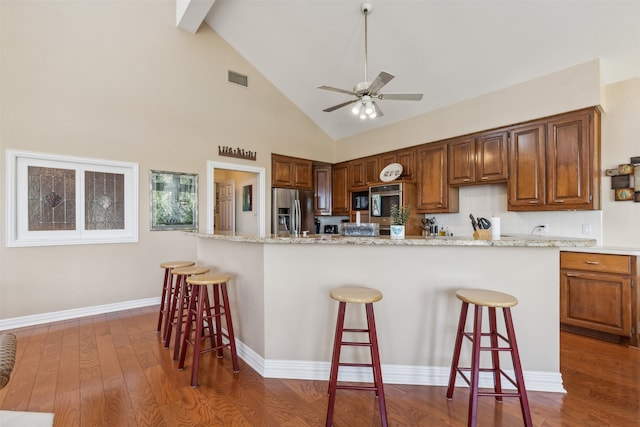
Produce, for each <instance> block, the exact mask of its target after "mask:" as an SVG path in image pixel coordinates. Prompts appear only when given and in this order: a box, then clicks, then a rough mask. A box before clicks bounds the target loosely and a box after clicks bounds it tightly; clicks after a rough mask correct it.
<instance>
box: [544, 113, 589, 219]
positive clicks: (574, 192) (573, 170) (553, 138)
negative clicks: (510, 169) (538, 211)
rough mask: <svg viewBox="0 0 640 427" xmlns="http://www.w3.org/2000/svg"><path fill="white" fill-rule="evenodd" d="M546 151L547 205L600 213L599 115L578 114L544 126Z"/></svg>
mask: <svg viewBox="0 0 640 427" xmlns="http://www.w3.org/2000/svg"><path fill="white" fill-rule="evenodd" d="M596 129H597V130H596ZM546 149H547V153H546V155H547V205H548V206H551V207H552V208H553V209H600V113H599V112H597V111H594V110H590V111H582V112H578V113H574V114H566V115H563V116H560V117H558V118H557V119H554V120H552V121H550V122H548V123H547V144H546Z"/></svg>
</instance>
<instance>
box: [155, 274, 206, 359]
mask: <svg viewBox="0 0 640 427" xmlns="http://www.w3.org/2000/svg"><path fill="white" fill-rule="evenodd" d="M207 272H209V268H207V267H203V266H200V265H192V266H189V267H178V268H174V269H173V270H171V274H173V275H174V276H175V277H176V284H175V288H174V291H173V298H172V299H171V305H170V307H169V316H168V319H169V322H168V323H169V324H168V326H167V332H166V335H165V341H164V347H165V348H168V347H169V343H170V342H171V334H172V332H173V329H174V328H175V330H176V338H175V341H174V344H173V360H178V356H179V354H180V343H181V342H182V330H183V326H184V316H185V310H186V309H187V305H188V303H189V294H190V292H189V286H188V285H187V277H189V276H193V275H195V274H204V273H207Z"/></svg>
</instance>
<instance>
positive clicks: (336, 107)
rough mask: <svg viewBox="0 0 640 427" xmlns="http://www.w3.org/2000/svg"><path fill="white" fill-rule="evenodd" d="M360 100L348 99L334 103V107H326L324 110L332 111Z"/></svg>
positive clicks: (326, 111)
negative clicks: (340, 102)
mask: <svg viewBox="0 0 640 427" xmlns="http://www.w3.org/2000/svg"><path fill="white" fill-rule="evenodd" d="M358 101H359V99H352V100H351V101H346V102H343V103H342V104H338V105H334V106H333V107H329V108H325V109H324V110H322V111H324V112H325V113H330V112H332V111H335V110H337V109H338V108H342V107H344V106H347V105H349V104H353V103H354V102H358Z"/></svg>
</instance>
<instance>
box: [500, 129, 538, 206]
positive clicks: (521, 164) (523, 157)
mask: <svg viewBox="0 0 640 427" xmlns="http://www.w3.org/2000/svg"><path fill="white" fill-rule="evenodd" d="M509 174H510V176H509V184H508V192H509V210H523V211H524V210H538V209H540V207H541V206H543V205H544V202H545V125H544V123H537V124H531V125H525V126H521V127H517V128H514V129H512V130H511V131H510V132H509Z"/></svg>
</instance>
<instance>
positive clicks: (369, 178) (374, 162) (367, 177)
mask: <svg viewBox="0 0 640 427" xmlns="http://www.w3.org/2000/svg"><path fill="white" fill-rule="evenodd" d="M379 174H380V170H379V168H378V156H369V157H363V158H360V159H355V160H351V161H350V162H349V181H348V186H349V189H350V190H358V189H363V188H368V187H369V186H370V185H372V184H375V183H377V182H378V181H379Z"/></svg>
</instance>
